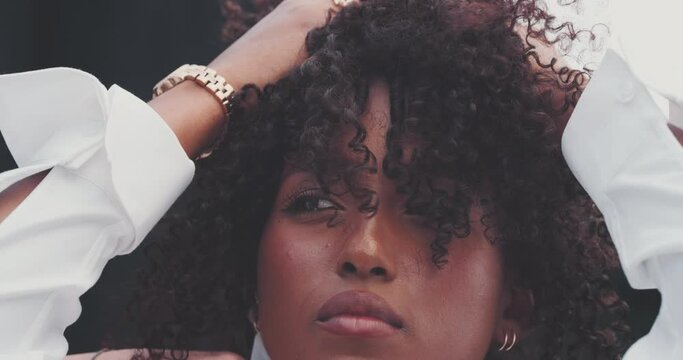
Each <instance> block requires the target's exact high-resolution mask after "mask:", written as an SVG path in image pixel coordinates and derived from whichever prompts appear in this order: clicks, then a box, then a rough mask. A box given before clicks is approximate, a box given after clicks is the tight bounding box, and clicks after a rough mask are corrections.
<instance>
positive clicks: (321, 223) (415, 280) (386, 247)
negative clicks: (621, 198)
mask: <svg viewBox="0 0 683 360" xmlns="http://www.w3.org/2000/svg"><path fill="white" fill-rule="evenodd" d="M362 121H363V123H364V125H365V127H366V129H367V131H368V137H367V139H366V141H365V144H366V145H367V146H368V148H369V149H370V151H372V152H373V153H374V154H375V156H376V157H377V159H378V164H381V160H382V158H383V157H384V154H385V146H384V145H385V133H386V130H387V128H388V125H389V95H388V90H387V87H386V84H385V83H383V82H380V81H378V82H375V83H374V84H373V86H372V87H371V89H370V97H369V101H368V107H367V110H366V112H365V114H364V115H363V119H362ZM346 135H348V136H349V138H350V135H351V133H349V134H346ZM344 136H345V135H342V137H341V138H344ZM344 139H345V138H344ZM341 144H343V142H341V143H340V145H341ZM345 148H346V147H345V146H344V145H341V146H340V151H342V152H343V151H347V150H345ZM314 180H315V178H314V177H313V176H312V175H311V174H309V173H305V172H296V171H293V170H292V169H291V168H288V169H285V172H284V174H283V179H282V182H281V187H280V190H279V193H278V195H277V198H276V200H275V203H274V206H273V209H272V212H271V215H270V218H269V220H268V222H267V224H266V228H265V232H264V234H263V238H262V239H261V245H260V250H259V261H258V297H259V302H260V303H259V307H258V325H259V327H260V329H261V334H262V337H263V340H264V343H265V346H266V349H267V350H268V353H269V354H270V356H271V357H272V358H273V359H315V360H319V359H367V358H372V359H375V358H377V359H463V360H473V359H482V358H483V357H484V356H485V354H486V352H487V350H488V348H489V344H490V343H491V342H492V339H493V338H494V337H495V335H497V334H498V333H499V332H500V331H499V330H498V329H499V327H500V322H501V320H500V319H501V314H502V313H503V307H504V304H503V303H502V302H503V300H502V298H503V269H502V256H501V253H500V250H499V249H498V248H497V247H495V246H493V245H492V244H491V243H490V242H489V241H488V240H487V239H486V238H485V237H484V234H483V230H482V227H481V225H480V223H479V221H478V220H479V218H480V211H479V209H478V208H477V207H476V206H474V207H473V208H472V213H471V219H472V231H471V234H470V235H469V236H468V237H467V238H465V239H454V241H452V242H451V244H450V245H449V248H448V252H449V254H448V256H447V260H448V263H447V264H446V265H445V266H444V267H443V268H441V269H438V268H437V267H436V266H435V265H434V264H433V262H432V259H431V255H432V250H431V249H430V247H429V246H430V244H431V242H432V239H433V238H434V233H433V231H432V230H429V229H428V228H426V227H424V226H421V225H420V221H419V219H415V218H414V217H411V216H410V215H406V214H404V213H403V209H404V207H403V204H404V201H405V198H404V197H403V196H399V195H397V194H396V189H395V187H394V184H393V182H392V181H391V180H389V179H388V178H387V177H385V176H384V175H383V173H382V170H381V169H379V171H378V173H377V174H368V175H367V176H366V177H364V178H363V182H362V184H363V186H365V187H368V188H371V189H372V190H374V191H376V194H377V196H378V198H379V203H380V206H379V208H378V210H377V212H376V214H375V215H374V216H368V215H367V214H364V213H361V212H359V211H358V205H359V203H358V200H357V199H355V198H354V197H353V196H352V195H350V194H348V193H347V194H345V195H342V196H334V195H330V196H328V197H326V196H324V195H323V194H322V193H320V192H319V191H318V190H317V186H316V183H315V181H314ZM332 190H333V192H336V191H334V190H335V189H334V187H333V188H332ZM335 212H336V216H337V218H336V219H335V220H336V221H335V222H336V223H338V224H337V225H335V226H333V227H328V225H327V220H329V219H330V218H331V217H332V216H333V215H334V214H335Z"/></svg>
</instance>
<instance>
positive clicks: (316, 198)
mask: <svg viewBox="0 0 683 360" xmlns="http://www.w3.org/2000/svg"><path fill="white" fill-rule="evenodd" d="M341 208H342V207H341V206H339V205H337V203H335V202H334V201H332V200H330V199H329V198H327V197H325V196H324V195H323V194H322V192H320V191H319V190H304V191H299V192H296V193H294V194H292V195H290V196H289V197H288V198H287V201H286V202H285V206H284V208H283V209H282V211H284V212H285V213H287V214H289V215H307V214H308V215H314V214H316V213H322V212H325V211H328V210H339V209H341Z"/></svg>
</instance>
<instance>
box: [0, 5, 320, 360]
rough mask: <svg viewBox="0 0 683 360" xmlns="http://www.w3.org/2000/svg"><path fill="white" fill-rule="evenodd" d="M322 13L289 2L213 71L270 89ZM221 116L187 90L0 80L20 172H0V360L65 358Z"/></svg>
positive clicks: (50, 74) (53, 74)
mask: <svg viewBox="0 0 683 360" xmlns="http://www.w3.org/2000/svg"><path fill="white" fill-rule="evenodd" d="M329 7H330V2H329V0H316V1H307V0H285V1H284V2H283V3H282V4H281V5H280V6H279V7H278V8H277V9H276V10H275V11H273V12H272V13H271V14H270V15H269V16H267V17H266V18H265V19H264V20H263V21H261V22H259V24H258V25H256V26H255V27H254V28H252V30H250V31H249V32H248V33H247V34H246V35H245V36H244V37H242V38H241V39H240V40H239V41H237V42H236V43H235V44H233V45H232V46H231V47H230V48H228V49H227V50H226V51H225V52H224V53H223V54H221V55H220V56H219V57H217V58H216V60H214V61H213V62H212V63H211V64H209V65H210V66H211V67H212V68H214V69H216V70H218V71H219V72H220V73H221V74H222V75H224V76H225V77H226V78H227V79H229V81H230V82H231V84H232V85H233V86H235V87H237V88H239V87H240V86H241V85H243V84H245V83H246V82H251V83H255V84H256V85H259V86H262V85H265V84H266V83H269V82H274V81H275V80H276V79H278V78H279V77H281V76H282V75H283V74H284V73H285V72H286V71H288V70H289V69H291V67H293V66H294V65H296V64H297V63H298V62H300V61H301V60H303V58H304V56H305V51H303V42H304V38H305V36H306V33H307V32H308V30H310V29H311V28H312V27H313V26H317V25H321V24H323V22H324V19H325V15H326V14H327V11H328V10H329ZM274 60H276V61H277V62H276V63H275V62H274ZM247 80H248V81H247ZM220 111H221V108H220V106H219V105H218V103H217V102H216V101H215V100H214V99H213V97H212V95H210V94H209V93H208V92H206V91H205V90H204V89H202V88H201V87H200V86H198V85H196V84H194V83H191V82H187V83H183V84H180V85H178V86H177V87H175V88H174V89H172V90H170V91H168V92H167V93H165V94H163V95H162V96H159V97H157V98H156V99H154V100H152V101H151V102H150V103H149V104H145V103H144V102H142V101H141V100H140V99H138V98H136V97H135V96H133V95H132V94H130V93H128V92H127V91H125V90H123V89H121V88H120V87H118V86H116V85H114V86H112V87H111V88H110V89H108V90H107V89H106V88H104V86H102V84H101V83H99V81H97V79H95V78H94V77H92V76H91V75H89V74H86V73H83V72H81V71H77V70H74V69H65V68H62V69H48V70H40V71H35V72H29V73H22V74H9V75H3V76H0V130H1V131H2V133H3V136H4V137H5V140H6V142H7V145H8V147H9V149H10V152H11V153H12V155H13V157H14V158H15V161H16V162H17V164H18V166H19V168H17V169H14V170H11V171H6V172H4V173H2V174H0V219H1V220H2V223H0V360H10V359H27V360H45V359H50V360H52V359H54V360H57V359H60V360H61V359H63V358H64V356H65V355H66V352H67V348H68V345H67V343H66V341H65V339H64V337H63V332H64V330H65V328H66V327H67V326H68V325H69V324H71V323H73V322H74V321H75V320H76V319H77V317H78V315H79V314H80V304H79V302H78V297H79V296H80V295H81V294H83V293H84V292H85V291H86V290H87V289H88V288H90V287H91V286H92V285H93V284H94V283H95V282H96V280H97V278H98V277H99V275H100V273H101V272H102V269H103V268H104V265H105V264H106V262H107V261H108V260H109V259H110V258H112V257H114V256H116V255H123V254H127V253H130V252H131V251H133V250H134V249H135V248H136V247H137V246H138V245H139V244H140V243H141V242H142V240H143V239H144V237H145V236H146V235H147V233H148V232H149V231H150V230H151V229H152V227H153V226H154V225H155V224H156V222H157V221H158V220H159V218H160V217H161V216H162V215H163V214H164V212H165V211H166V210H167V209H168V208H169V207H170V205H171V204H172V203H173V202H174V200H175V199H176V198H177V196H179V195H180V194H181V193H182V191H183V190H184V189H185V188H186V187H187V186H188V184H189V183H190V181H191V178H192V175H193V171H194V164H193V163H192V161H190V159H189V157H194V155H196V154H198V153H199V152H200V151H201V150H203V148H204V145H205V144H207V143H210V142H211V141H212V137H213V134H215V133H216V129H218V128H220V127H222V126H223V121H224V120H223V119H222V116H221V113H220Z"/></svg>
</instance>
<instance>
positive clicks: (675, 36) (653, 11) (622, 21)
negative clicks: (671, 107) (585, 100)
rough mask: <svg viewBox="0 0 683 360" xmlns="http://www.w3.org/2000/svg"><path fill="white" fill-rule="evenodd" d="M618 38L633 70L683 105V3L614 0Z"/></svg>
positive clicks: (613, 11)
mask: <svg viewBox="0 0 683 360" xmlns="http://www.w3.org/2000/svg"><path fill="white" fill-rule="evenodd" d="M611 6H612V9H611V10H612V23H613V28H614V36H615V41H617V42H618V43H619V45H620V46H621V48H622V50H623V54H624V57H625V60H626V62H627V63H628V64H629V65H630V67H631V70H632V71H633V72H634V73H635V74H636V75H637V76H638V78H639V79H640V80H641V81H643V82H644V83H645V84H646V85H647V86H648V87H650V88H651V89H652V90H654V91H656V92H658V93H660V94H661V95H663V96H664V97H667V98H668V99H669V100H671V101H673V102H677V103H679V104H683V70H682V69H681V60H683V48H682V47H681V46H680V44H681V42H680V29H679V28H678V27H679V26H680V21H681V14H683V2H680V1H671V0H652V1H648V2H644V1H628V0H618V1H612V4H611Z"/></svg>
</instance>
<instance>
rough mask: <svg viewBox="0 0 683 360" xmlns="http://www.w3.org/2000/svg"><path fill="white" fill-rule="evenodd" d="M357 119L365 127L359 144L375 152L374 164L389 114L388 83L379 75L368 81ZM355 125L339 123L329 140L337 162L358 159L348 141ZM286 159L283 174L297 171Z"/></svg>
mask: <svg viewBox="0 0 683 360" xmlns="http://www.w3.org/2000/svg"><path fill="white" fill-rule="evenodd" d="M360 123H361V125H362V126H363V129H364V130H365V132H366V133H365V138H364V140H363V144H364V145H365V146H366V147H367V148H368V150H369V151H370V152H371V153H372V154H373V155H374V156H375V158H376V159H377V161H378V164H379V163H381V160H382V159H383V158H384V156H385V154H386V134H387V130H388V129H389V126H390V123H391V115H390V92H389V85H388V84H387V82H386V81H385V80H383V79H374V80H373V81H371V82H370V86H369V89H368V98H367V101H366V103H365V109H364V111H363V113H362V114H361V117H360ZM356 132H357V129H356V128H355V127H354V126H351V125H345V126H342V127H341V128H340V129H339V130H338V133H336V134H335V135H334V137H333V139H332V140H331V143H330V151H331V153H332V156H333V158H335V159H336V161H339V162H340V163H341V164H345V163H355V162H357V161H358V154H357V153H354V151H353V149H352V148H351V147H349V142H351V140H352V139H353V138H354V136H356ZM293 165H294V164H291V163H287V164H286V166H285V174H284V175H285V176H287V175H289V174H291V173H293V172H298V171H299V170H297V169H296V168H295V166H293Z"/></svg>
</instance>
